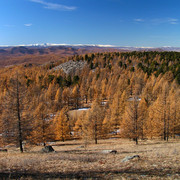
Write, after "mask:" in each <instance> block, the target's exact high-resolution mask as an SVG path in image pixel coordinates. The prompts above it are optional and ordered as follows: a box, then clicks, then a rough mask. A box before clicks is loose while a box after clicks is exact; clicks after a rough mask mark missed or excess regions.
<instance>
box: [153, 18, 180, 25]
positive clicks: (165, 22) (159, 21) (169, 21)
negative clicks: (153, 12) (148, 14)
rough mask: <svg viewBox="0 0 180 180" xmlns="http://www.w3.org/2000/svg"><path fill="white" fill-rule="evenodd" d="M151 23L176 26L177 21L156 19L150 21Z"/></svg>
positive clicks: (173, 19)
mask: <svg viewBox="0 0 180 180" xmlns="http://www.w3.org/2000/svg"><path fill="white" fill-rule="evenodd" d="M151 22H153V23H154V24H156V25H158V24H167V23H168V24H178V22H179V20H178V19H175V18H159V19H158V18H157V19H152V20H151Z"/></svg>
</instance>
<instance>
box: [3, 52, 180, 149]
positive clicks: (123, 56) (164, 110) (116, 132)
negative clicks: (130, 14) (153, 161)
mask: <svg viewBox="0 0 180 180" xmlns="http://www.w3.org/2000/svg"><path fill="white" fill-rule="evenodd" d="M69 60H74V61H85V62H86V63H85V66H84V68H83V69H79V70H76V71H73V72H70V73H69V74H66V73H65V72H64V71H63V69H58V68H54V67H55V66H57V65H59V64H60V63H62V62H56V63H47V64H44V65H41V66H37V65H33V64H30V65H28V64H27V65H19V66H12V67H7V68H2V69H0V74H1V76H0V124H1V125H0V128H1V129H0V141H1V142H0V143H1V145H7V144H17V142H18V143H19V145H20V147H21V151H23V147H22V144H23V143H25V142H26V143H32V144H39V143H44V144H46V142H48V141H54V140H63V141H65V140H66V139H74V138H83V139H85V140H87V141H88V140H89V139H93V140H94V141H95V143H98V139H101V138H109V137H112V136H113V137H114V136H117V137H124V138H130V139H133V140H135V142H136V143H138V139H144V138H156V137H158V138H162V139H164V140H168V139H169V138H170V137H173V138H175V137H176V136H177V135H178V134H180V88H179V85H180V53H178V52H129V53H120V52H112V53H93V54H85V55H75V56H72V57H68V58H66V59H64V62H65V61H69ZM83 107H87V109H88V108H89V110H86V111H83V113H81V115H80V116H78V117H77V118H72V117H71V116H70V115H69V111H70V110H74V109H78V108H83Z"/></svg>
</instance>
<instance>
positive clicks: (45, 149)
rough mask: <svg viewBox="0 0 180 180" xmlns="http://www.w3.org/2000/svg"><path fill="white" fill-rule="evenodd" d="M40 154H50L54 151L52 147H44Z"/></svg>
mask: <svg viewBox="0 0 180 180" xmlns="http://www.w3.org/2000/svg"><path fill="white" fill-rule="evenodd" d="M42 152H45V153H50V152H54V149H53V147H52V146H45V147H44V148H42Z"/></svg>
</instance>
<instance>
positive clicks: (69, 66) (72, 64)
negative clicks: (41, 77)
mask: <svg viewBox="0 0 180 180" xmlns="http://www.w3.org/2000/svg"><path fill="white" fill-rule="evenodd" d="M86 64H87V63H86V62H85V61H72V60H70V61H68V62H65V63H63V64H60V65H59V66H56V67H54V68H53V69H54V70H59V69H62V70H63V71H64V73H66V74H72V73H74V74H75V72H77V71H79V70H82V69H83V68H84V66H85V65H86Z"/></svg>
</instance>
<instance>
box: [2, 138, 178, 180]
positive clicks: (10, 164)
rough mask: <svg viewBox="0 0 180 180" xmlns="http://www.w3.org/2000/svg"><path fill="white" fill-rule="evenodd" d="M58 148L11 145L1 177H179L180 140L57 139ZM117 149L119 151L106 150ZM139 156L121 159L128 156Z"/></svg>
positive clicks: (5, 154) (55, 145)
mask: <svg viewBox="0 0 180 180" xmlns="http://www.w3.org/2000/svg"><path fill="white" fill-rule="evenodd" d="M53 148H54V150H55V152H53V153H42V152H41V149H42V146H34V147H26V152H25V153H19V150H18V149H15V148H13V147H11V148H9V150H8V152H1V153H0V179H133V180H134V179H173V180H174V179H180V141H179V139H170V141H169V142H164V141H162V140H157V139H156V140H144V141H139V145H135V143H134V142H133V141H130V140H125V139H108V140H99V143H98V144H97V145H94V144H92V143H91V142H88V143H86V144H85V143H84V141H83V140H73V141H66V142H57V143H55V144H53ZM112 149H114V150H117V153H116V154H110V153H103V150H112ZM133 155H139V156H140V158H139V159H132V160H129V161H127V162H122V159H124V158H125V157H127V156H133Z"/></svg>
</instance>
